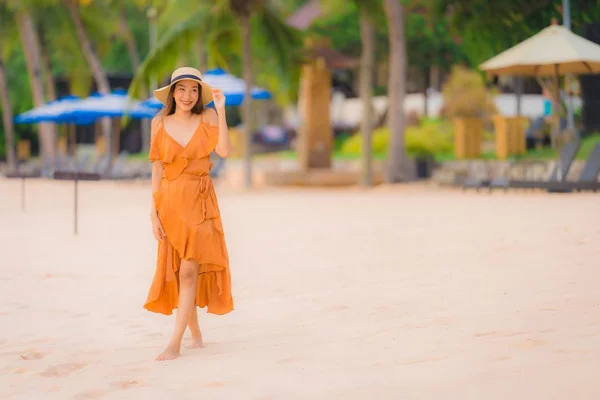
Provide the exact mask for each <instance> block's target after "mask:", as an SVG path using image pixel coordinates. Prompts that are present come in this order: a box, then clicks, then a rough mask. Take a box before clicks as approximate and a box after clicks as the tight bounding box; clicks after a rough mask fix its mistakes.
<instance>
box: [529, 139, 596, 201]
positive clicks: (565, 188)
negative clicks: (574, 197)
mask: <svg viewBox="0 0 600 400" xmlns="http://www.w3.org/2000/svg"><path fill="white" fill-rule="evenodd" d="M599 172H600V143H597V144H596V146H595V147H594V150H592V153H591V154H590V156H589V158H588V159H587V161H586V163H585V165H584V166H583V169H582V170H581V173H580V174H579V178H578V179H577V180H576V181H548V182H540V187H541V188H542V189H546V190H548V191H549V192H573V191H584V190H591V191H594V192H596V191H598V190H600V182H599V181H598V180H597V179H598V173H599Z"/></svg>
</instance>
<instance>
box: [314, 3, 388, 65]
mask: <svg viewBox="0 0 600 400" xmlns="http://www.w3.org/2000/svg"><path fill="white" fill-rule="evenodd" d="M336 1H337V0H329V1H328V2H325V1H323V3H325V6H324V12H325V16H323V17H322V18H319V19H318V20H316V21H315V22H313V24H312V25H311V27H310V28H309V29H308V34H309V35H310V34H315V35H318V36H323V37H327V38H329V39H330V40H331V46H332V47H333V48H334V49H336V50H337V51H339V52H340V53H343V54H345V55H347V56H351V57H360V54H361V49H362V42H361V38H360V26H359V25H360V24H359V18H360V16H359V9H358V7H357V5H356V4H355V3H354V2H353V1H337V2H336ZM373 22H374V25H375V43H376V44H375V54H376V59H378V60H381V59H383V58H384V57H386V56H387V53H388V44H387V41H388V36H387V35H388V33H387V24H386V19H385V15H383V13H374V15H373Z"/></svg>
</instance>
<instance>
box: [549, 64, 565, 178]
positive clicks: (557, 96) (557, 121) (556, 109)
mask: <svg viewBox="0 0 600 400" xmlns="http://www.w3.org/2000/svg"><path fill="white" fill-rule="evenodd" d="M553 86H554V107H552V114H553V117H554V118H553V120H554V121H553V122H554V124H553V127H552V138H551V140H552V147H553V148H555V149H556V148H558V136H559V134H560V112H559V107H560V81H559V77H558V65H555V66H554V85H553ZM557 163H558V170H557V177H558V180H559V181H562V180H563V176H562V160H561V159H560V155H559V157H558V161H557Z"/></svg>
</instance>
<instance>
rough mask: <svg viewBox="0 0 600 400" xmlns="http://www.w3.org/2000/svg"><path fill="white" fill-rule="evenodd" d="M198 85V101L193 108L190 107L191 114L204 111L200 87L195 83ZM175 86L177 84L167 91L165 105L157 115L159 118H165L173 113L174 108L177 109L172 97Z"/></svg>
mask: <svg viewBox="0 0 600 400" xmlns="http://www.w3.org/2000/svg"><path fill="white" fill-rule="evenodd" d="M196 85H198V100H197V101H196V104H194V107H192V114H201V113H202V111H203V110H204V104H202V85H201V84H199V83H196ZM175 86H177V84H176V83H175V84H173V85H171V88H170V89H169V94H168V95H167V104H165V106H164V107H163V108H162V110H160V112H159V115H160V116H161V117H166V116H167V115H171V114H173V113H174V112H175V108H176V107H177V103H175V97H174V96H173V92H175Z"/></svg>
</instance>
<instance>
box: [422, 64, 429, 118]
mask: <svg viewBox="0 0 600 400" xmlns="http://www.w3.org/2000/svg"><path fill="white" fill-rule="evenodd" d="M428 61H429V62H431V60H428ZM430 65H431V64H430ZM430 86H431V66H428V67H425V74H423V117H424V118H428V117H429V87H430Z"/></svg>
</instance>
